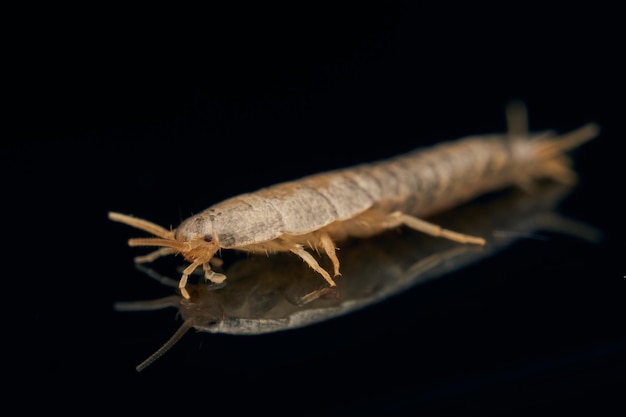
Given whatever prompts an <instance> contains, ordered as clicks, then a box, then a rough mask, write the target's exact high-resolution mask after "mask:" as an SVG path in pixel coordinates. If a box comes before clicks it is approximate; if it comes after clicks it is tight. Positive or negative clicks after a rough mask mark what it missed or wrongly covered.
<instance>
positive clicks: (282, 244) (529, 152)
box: [109, 102, 599, 299]
mask: <svg viewBox="0 0 626 417" xmlns="http://www.w3.org/2000/svg"><path fill="white" fill-rule="evenodd" d="M506 116H507V123H508V126H509V132H508V133H506V134H492V135H485V136H471V137H466V138H462V139H459V140H457V141H451V142H444V143H442V144H439V145H436V146H433V147H430V148H425V149H416V150H414V151H412V152H409V153H407V154H404V155H400V156H397V157H394V158H389V159H386V160H382V161H378V162H374V163H367V164H361V165H357V166H354V167H350V168H344V169H337V170H334V171H328V172H325V173H320V174H315V175H309V176H306V177H304V178H301V179H298V180H294V181H287V182H283V183H280V184H276V185H273V186H269V187H266V188H262V189H260V190H258V191H255V192H251V193H246V194H242V195H239V196H236V197H232V198H229V199H227V200H224V201H222V202H220V203H217V204H215V205H213V206H211V207H209V208H208V209H206V210H204V211H202V212H201V213H198V214H196V215H194V216H191V217H189V218H187V219H186V220H184V221H183V222H182V223H181V224H180V225H179V226H178V227H177V228H176V229H174V230H167V229H165V228H163V227H161V226H158V225H156V224H153V223H151V222H149V221H146V220H142V219H138V218H135V217H132V216H128V215H124V214H120V213H116V212H110V213H109V218H110V219H111V220H114V221H117V222H121V223H125V224H127V225H130V226H133V227H135V228H137V229H141V230H143V231H146V232H148V233H150V234H152V235H153V236H154V237H146V238H135V239H130V240H129V241H128V243H129V245H130V246H156V247H160V248H159V249H158V250H156V251H154V252H152V253H150V254H147V255H144V256H140V257H137V258H136V259H135V260H136V262H139V263H142V262H152V261H154V260H155V259H157V258H159V257H161V256H165V255H170V254H182V255H183V257H184V258H185V259H186V260H187V261H188V262H190V264H189V265H188V266H187V267H186V268H185V270H184V271H183V274H182V276H181V279H180V282H179V289H180V291H181V294H182V295H183V297H185V298H189V293H188V292H187V290H186V289H185V287H186V285H187V280H188V277H189V275H190V274H191V273H193V272H194V271H195V270H196V269H198V268H202V270H203V273H204V277H205V278H206V279H207V280H210V281H212V282H216V283H220V282H222V281H224V280H225V279H226V276H225V275H223V274H220V273H216V272H214V271H212V270H211V264H213V265H215V264H217V263H219V261H220V260H219V258H216V257H215V255H216V253H217V252H218V251H219V250H220V249H234V250H239V251H245V252H253V253H265V254H271V253H275V252H292V253H294V254H295V255H297V256H299V257H300V258H301V259H302V260H303V261H304V262H306V263H307V264H308V265H309V266H310V267H311V268H313V269H314V270H315V271H316V272H318V273H319V274H320V275H321V276H322V277H323V278H324V280H325V281H326V282H327V283H328V285H329V286H331V287H334V286H335V285H336V284H335V281H334V279H333V278H334V277H336V276H338V275H340V261H339V258H338V256H337V254H336V242H338V241H342V240H344V239H347V238H350V237H359V238H365V237H370V236H374V235H376V234H378V233H381V232H383V231H385V230H388V229H391V228H397V227H401V226H406V227H409V228H411V229H414V230H417V231H420V232H424V233H427V234H430V235H433V236H438V237H443V238H446V239H450V240H453V241H456V242H459V243H467V244H477V245H484V244H485V239H484V238H482V237H478V236H469V235H465V234H463V233H459V232H455V231H452V230H447V229H444V228H442V227H440V226H438V225H436V224H432V223H430V222H428V221H426V220H424V219H425V218H427V217H428V216H431V215H433V214H436V213H437V212H440V211H443V210H446V209H450V208H453V207H454V206H457V205H459V204H463V203H465V202H467V201H468V200H471V199H473V198H475V197H478V196H480V195H482V194H485V193H488V192H491V191H495V190H498V189H501V188H504V187H509V186H519V187H522V188H525V189H529V190H532V185H533V182H534V181H535V180H537V179H541V178H548V179H552V180H555V181H560V182H567V183H572V182H574V181H575V179H576V174H575V172H574V171H573V170H572V169H571V167H570V166H571V160H570V158H569V157H568V156H566V155H565V154H564V153H565V152H566V151H568V150H571V149H573V148H575V147H577V146H579V145H580V144H582V143H584V142H586V141H588V140H590V139H592V138H594V137H595V136H596V135H597V134H598V132H599V128H598V126H597V125H595V124H593V123H590V124H587V125H585V126H583V127H581V128H579V129H577V130H575V131H572V132H570V133H568V134H565V135H562V136H555V135H554V134H553V133H552V132H543V133H539V134H532V135H531V134H529V133H528V127H527V117H526V109H525V106H524V105H523V104H522V103H519V102H514V103H511V104H510V105H509V106H508V107H507V110H506ZM307 249H312V250H313V251H316V252H318V253H322V254H325V255H326V256H328V258H329V259H330V260H331V262H332V265H333V271H332V275H331V273H330V272H329V271H326V270H325V269H324V268H322V267H321V266H320V265H319V263H318V261H317V259H316V258H315V257H314V256H313V255H312V254H311V253H310V252H309V251H308V250H307ZM310 298H311V299H314V298H315V297H314V296H312V297H310Z"/></svg>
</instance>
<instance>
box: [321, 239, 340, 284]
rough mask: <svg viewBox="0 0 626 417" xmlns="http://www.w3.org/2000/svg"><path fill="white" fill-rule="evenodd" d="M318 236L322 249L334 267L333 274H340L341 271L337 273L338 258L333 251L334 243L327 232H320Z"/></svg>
mask: <svg viewBox="0 0 626 417" xmlns="http://www.w3.org/2000/svg"><path fill="white" fill-rule="evenodd" d="M319 238H320V243H321V244H322V247H323V248H324V251H325V252H326V255H328V257H329V258H330V260H331V261H333V268H334V274H335V276H337V275H341V273H339V259H338V258H337V254H336V253H335V243H334V242H333V240H332V239H331V238H330V236H329V235H328V233H322V234H321V235H320V236H319Z"/></svg>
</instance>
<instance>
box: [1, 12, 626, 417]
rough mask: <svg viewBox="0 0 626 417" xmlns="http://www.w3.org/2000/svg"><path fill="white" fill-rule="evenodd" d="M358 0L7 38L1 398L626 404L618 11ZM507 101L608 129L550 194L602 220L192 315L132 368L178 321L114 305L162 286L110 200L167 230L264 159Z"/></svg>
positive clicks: (384, 145)
mask: <svg viewBox="0 0 626 417" xmlns="http://www.w3.org/2000/svg"><path fill="white" fill-rule="evenodd" d="M324 7H326V6H324ZM357 9H358V10H357ZM357 9H352V8H348V7H345V8H344V9H342V8H339V9H338V10H335V12H333V13H332V14H327V13H324V12H322V11H321V10H318V11H309V12H307V13H296V14H294V15H293V16H292V18H291V19H281V18H278V17H276V16H277V15H276V14H274V13H269V12H268V11H264V12H265V13H261V11H259V16H267V17H263V18H260V17H259V18H258V19H249V20H248V19H244V20H238V19H234V18H233V17H232V16H233V14H232V13H230V14H228V16H230V19H229V18H226V17H224V19H220V18H219V17H215V18H214V20H215V19H216V20H218V21H221V24H220V23H219V22H215V21H213V20H212V21H211V22H210V23H211V24H208V23H207V25H206V28H205V27H204V26H203V27H201V28H198V26H195V25H190V26H191V27H187V31H173V32H169V31H167V30H166V29H165V28H166V27H171V26H169V25H167V24H165V23H164V24H162V25H161V24H154V27H150V28H147V27H145V26H144V25H147V26H152V24H150V23H149V21H147V20H146V19H141V22H134V23H133V24H128V25H126V24H121V27H120V23H118V24H115V25H109V24H104V23H103V24H101V25H100V24H95V25H90V24H88V23H85V24H84V25H81V27H80V30H78V29H76V30H72V28H74V26H72V25H70V24H68V25H65V26H64V27H65V28H66V30H67V32H63V31H62V30H61V29H60V28H58V27H57V26H54V27H53V28H52V29H51V30H45V31H43V33H42V34H41V36H38V37H37V39H38V40H37V41H36V42H34V47H33V48H32V49H30V51H32V53H31V54H26V53H23V54H20V56H21V57H22V58H23V59H22V60H18V62H21V63H28V64H26V65H24V68H25V70H24V71H22V74H20V75H21V76H22V77H23V78H24V79H25V82H24V83H20V84H19V85H23V86H24V90H23V92H22V93H21V94H20V95H19V97H18V99H16V101H15V102H14V103H13V106H12V107H13V109H14V110H18V113H19V116H20V117H19V118H13V119H12V120H11V121H14V122H17V123H16V125H17V127H18V128H19V130H18V133H17V134H15V135H13V134H12V135H5V136H6V139H5V140H4V142H3V144H2V154H1V162H2V178H3V187H4V190H5V193H4V196H5V197H4V199H3V208H4V210H5V215H4V216H3V219H4V223H5V224H4V227H5V235H4V236H5V249H4V257H3V261H4V264H5V265H7V266H8V268H7V269H6V270H5V271H6V272H5V292H4V294H5V299H6V300H8V312H7V313H5V320H6V322H7V324H9V326H7V327H8V329H7V332H6V333H5V336H4V337H5V341H6V342H5V345H7V346H8V347H10V348H15V349H11V353H10V354H6V355H5V356H4V358H5V361H6V363H7V365H6V366H7V368H13V369H16V370H17V372H16V373H13V372H11V373H7V374H6V375H7V381H8V382H9V387H10V388H9V389H8V391H6V392H8V393H9V395H8V399H17V398H23V399H20V400H19V401H18V403H19V404H20V405H21V406H22V407H24V408H30V407H35V408H42V409H46V410H60V411H68V410H82V411H91V410H93V409H103V410H106V411H107V412H120V411H121V410H125V411H127V412H141V413H143V414H145V415H149V414H153V413H155V412H159V411H165V410H167V411H170V410H178V411H177V412H178V413H179V414H180V415H187V414H200V413H202V414H207V415H208V414H217V413H218V412H219V413H220V414H221V413H224V412H229V413H237V412H239V413H247V412H254V413H272V414H274V415H278V414H280V415H287V414H289V415H394V414H401V413H405V412H406V413H419V414H420V415H425V414H429V413H442V412H444V413H445V412H447V411H448V412H450V413H454V414H460V413H464V414H467V413H470V414H472V413H478V412H481V413H482V415H511V414H515V413H519V414H525V415H527V414H528V413H530V412H536V411H563V410H567V411H571V410H574V409H587V410H594V409H595V410H597V409H606V408H607V407H609V406H610V405H616V406H618V407H619V406H621V405H620V402H619V400H620V398H621V397H620V395H622V394H623V392H624V386H625V376H624V375H625V374H624V371H625V370H626V359H625V356H626V336H624V318H625V317H626V315H625V307H624V296H625V292H626V279H624V276H625V274H626V268H625V266H624V265H625V264H624V259H623V256H624V255H623V252H624V251H623V249H624V244H623V237H624V233H625V228H624V220H623V204H622V203H621V202H620V201H619V196H620V192H623V184H622V183H623V178H624V175H623V172H624V170H623V168H622V166H623V158H622V154H621V153H620V150H619V149H620V148H619V145H620V143H621V142H622V141H623V133H622V131H621V125H622V121H621V120H620V118H618V117H617V115H618V114H619V115H620V116H621V115H622V113H623V112H622V111H620V107H619V103H616V101H615V100H614V98H615V97H616V96H617V97H622V96H623V94H618V93H619V91H618V90H619V89H620V87H621V80H618V78H617V77H616V75H617V74H618V71H617V68H616V63H615V62H613V61H612V60H613V59H614V58H613V57H614V56H615V50H614V45H615V43H614V39H615V38H614V37H612V36H611V33H610V32H611V31H612V26H611V25H610V24H603V25H597V26H594V27H593V30H592V28H591V27H590V26H589V25H591V24H592V23H593V24H595V22H596V21H597V20H602V21H604V22H606V20H605V17H606V16H604V15H603V17H602V19H600V17H599V16H598V17H596V16H594V12H593V11H592V10H587V11H585V13H583V12H576V11H567V12H566V11H558V12H556V11H555V12H553V13H551V12H550V11H549V10H545V9H542V10H541V11H539V10H536V11H533V10H529V11H527V13H528V14H525V13H511V12H506V13H504V14H505V15H506V17H504V16H502V17H501V19H500V21H498V20H497V19H496V21H494V20H493V19H491V18H489V19H487V18H486V16H485V15H484V14H483V13H479V11H475V10H472V11H466V13H464V12H463V11H459V13H460V14H458V15H457V17H450V18H445V19H442V20H441V23H440V24H438V23H437V22H438V21H439V18H437V17H436V16H439V17H442V13H443V14H444V15H446V16H448V15H449V11H438V12H437V13H435V12H434V11H430V10H422V9H421V8H418V7H415V6H409V5H397V4H396V5H393V6H386V7H385V8H383V9H374V8H368V7H363V8H360V9H359V8H357ZM300 11H301V10H300ZM568 13H570V14H568ZM296 15H297V16H300V17H298V18H296V17H295V16H296ZM302 16H308V17H306V18H305V17H302ZM458 16H462V17H458ZM231 19H232V21H231ZM242 19H243V18H242ZM299 19H302V20H299ZM105 20H106V19H105ZM148 20H149V19H148ZM110 21H114V22H119V19H118V18H112V20H110ZM227 22H228V23H227ZM581 22H586V23H585V24H582V23H581ZM60 26H63V25H60ZM144 27H145V29H143V28H144ZM194 28H195V30H194ZM135 29H136V30H135ZM142 29H143V30H142ZM172 33H175V34H178V36H176V35H175V34H172ZM183 33H185V34H183ZM187 33H188V36H187V35H186V34H187ZM114 34H117V36H115V35H114ZM168 40H169V42H168ZM26 69H27V70H26ZM512 98H519V99H522V100H524V101H525V102H526V103H527V105H528V110H529V117H530V125H531V129H532V130H543V129H556V130H558V131H560V132H565V131H568V130H570V129H574V128H576V127H579V126H581V125H582V124H584V123H587V122H590V121H595V122H597V123H599V124H600V125H601V127H602V128H603V131H602V133H601V135H600V136H599V137H598V139H597V140H595V141H593V142H591V143H589V144H586V145H585V146H584V147H583V148H581V149H580V150H578V151H577V152H575V161H576V167H577V171H578V172H579V173H580V176H581V178H580V184H579V186H578V187H577V188H576V189H574V190H573V191H572V192H571V193H569V194H567V195H566V196H564V198H563V199H562V200H561V202H560V203H559V204H558V205H557V211H558V212H560V213H561V214H563V215H565V216H568V217H570V218H574V219H577V220H580V221H582V222H584V223H586V224H589V225H593V226H594V227H596V228H598V229H599V230H601V231H602V232H603V233H604V240H602V242H600V243H590V242H588V241H586V240H584V239H579V238H576V237H573V236H569V235H566V234H561V233H557V232H553V231H544V232H537V233H536V234H533V235H532V236H531V237H530V238H525V239H520V240H518V241H516V242H515V243H513V244H511V245H510V246H508V247H506V248H504V249H503V250H502V251H501V252H499V253H497V254H495V255H493V256H490V257H486V258H485V259H482V260H480V261H478V262H476V263H472V264H469V265H467V266H465V267H462V268H460V269H455V270H451V271H449V272H446V273H444V274H442V275H441V276H439V277H437V279H434V280H430V281H428V282H425V283H423V284H421V285H418V286H415V287H413V288H410V289H408V290H407V291H404V292H401V293H399V294H395V295H393V296H392V297H390V298H388V299H386V300H384V301H382V302H380V303H377V304H374V305H371V306H368V307H366V308H364V309H362V310H359V311H356V312H354V313H351V314H347V315H343V316H340V317H336V318H334V319H332V320H330V321H326V322H320V323H316V324H313V325H311V326H306V327H303V328H298V329H293V330H288V331H284V332H278V333H272V334H264V335H257V336H233V335H228V334H226V335H225V334H208V333H193V332H190V333H189V334H187V335H186V336H185V337H183V339H182V340H181V341H180V342H179V343H178V344H177V345H175V347H174V348H172V350H171V351H169V352H168V353H167V354H166V355H165V356H163V357H162V358H161V359H159V360H158V361H157V362H155V363H154V364H153V365H151V366H150V367H149V368H147V369H146V370H145V371H144V372H141V373H137V372H136V371H135V366H136V365H137V364H138V363H139V362H140V361H142V360H143V359H145V358H146V357H147V356H148V355H149V354H150V353H152V352H153V351H154V350H156V349H157V348H158V347H159V346H160V345H161V344H162V343H163V342H164V341H165V340H166V339H167V338H168V337H169V336H170V335H171V334H172V333H173V332H174V331H175V330H176V328H178V326H179V325H180V320H178V318H177V317H176V314H175V310H173V309H172V310H169V309H167V310H161V311H157V312H137V313H127V312H117V311H114V309H113V304H114V303H115V302H118V301H127V300H142V299H154V298H159V297H163V296H167V295H170V294H172V292H171V290H170V289H169V288H167V287H164V286H162V285H159V284H158V283H157V282H154V281H153V280H150V279H149V278H147V277H146V276H145V275H144V274H142V273H141V272H139V271H137V270H136V269H135V268H134V267H133V262H132V259H133V257H134V256H135V255H137V254H138V252H139V251H138V250H137V249H133V248H128V247H127V246H126V240H127V239H128V238H129V237H134V236H136V234H137V233H136V232H135V231H134V230H132V229H130V228H128V227H125V226H123V225H119V224H115V223H113V222H110V221H109V220H108V219H107V217H106V214H107V212H108V211H109V210H115V211H120V212H123V213H129V214H134V215H137V216H140V217H143V218H146V219H148V220H151V221H154V222H156V223H158V224H161V225H163V226H165V227H167V226H169V225H172V226H174V227H175V226H176V225H177V224H178V223H179V221H181V220H182V219H183V218H185V217H187V216H188V215H189V214H191V213H195V212H198V211H200V210H202V209H204V208H205V207H207V206H208V205H210V204H212V203H214V202H218V201H220V200H222V199H224V198H226V197H230V196H232V195H235V194H239V193H242V192H246V191H252V190H254V189H256V188H259V187H261V186H264V185H268V184H272V183H275V182H277V181H281V180H287V179H294V178H297V177H299V176H302V175H305V174H308V173H313V172H317V171H322V170H326V169H331V168H335V167H341V166H349V165H352V164H355V163H359V162H363V161H370V160H375V159H379V158H382V157H385V156H391V155H394V154H396V153H401V152H404V151H407V150H410V149H412V148H414V147H417V146H422V145H424V146H426V145H430V144H433V143H436V142H438V141H441V140H448V139H455V138H458V137H461V136H464V135H470V134H479V133H492V132H499V131H502V130H504V128H505V120H504V113H503V112H504V105H505V104H506V102H507V101H508V100H509V99H512ZM622 108H623V105H622ZM229 256H230V255H228V254H225V257H226V259H227V260H228V259H229V258H228V257H229ZM176 261H178V262H180V263H181V264H182V260H180V259H177V260H175V261H174V262H176ZM175 266H176V265H175ZM14 393H15V394H14ZM82 400H84V401H85V404H88V405H87V406H85V405H82V403H81V401H82ZM85 407H87V408H85Z"/></svg>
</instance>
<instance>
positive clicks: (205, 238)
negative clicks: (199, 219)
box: [204, 235, 213, 243]
mask: <svg viewBox="0 0 626 417" xmlns="http://www.w3.org/2000/svg"><path fill="white" fill-rule="evenodd" d="M204 241H205V242H209V243H211V242H213V236H211V235H206V236H205V237H204Z"/></svg>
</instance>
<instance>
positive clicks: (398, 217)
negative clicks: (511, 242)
mask: <svg viewBox="0 0 626 417" xmlns="http://www.w3.org/2000/svg"><path fill="white" fill-rule="evenodd" d="M389 220H390V225H393V224H394V223H396V224H397V225H398V226H399V225H405V226H408V227H410V228H411V229H415V230H417V231H420V232H424V233H428V234H429V235H432V236H435V237H444V238H446V239H450V240H452V241H455V242H459V243H473V244H476V245H484V244H485V243H486V242H485V239H483V238H482V237H478V236H471V235H465V234H463V233H458V232H454V231H452V230H448V229H444V228H442V227H441V226H438V225H436V224H434V223H430V222H427V221H425V220H422V219H418V218H417V217H413V216H410V215H408V214H404V213H401V212H395V213H392V214H391V218H390V219H389Z"/></svg>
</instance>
